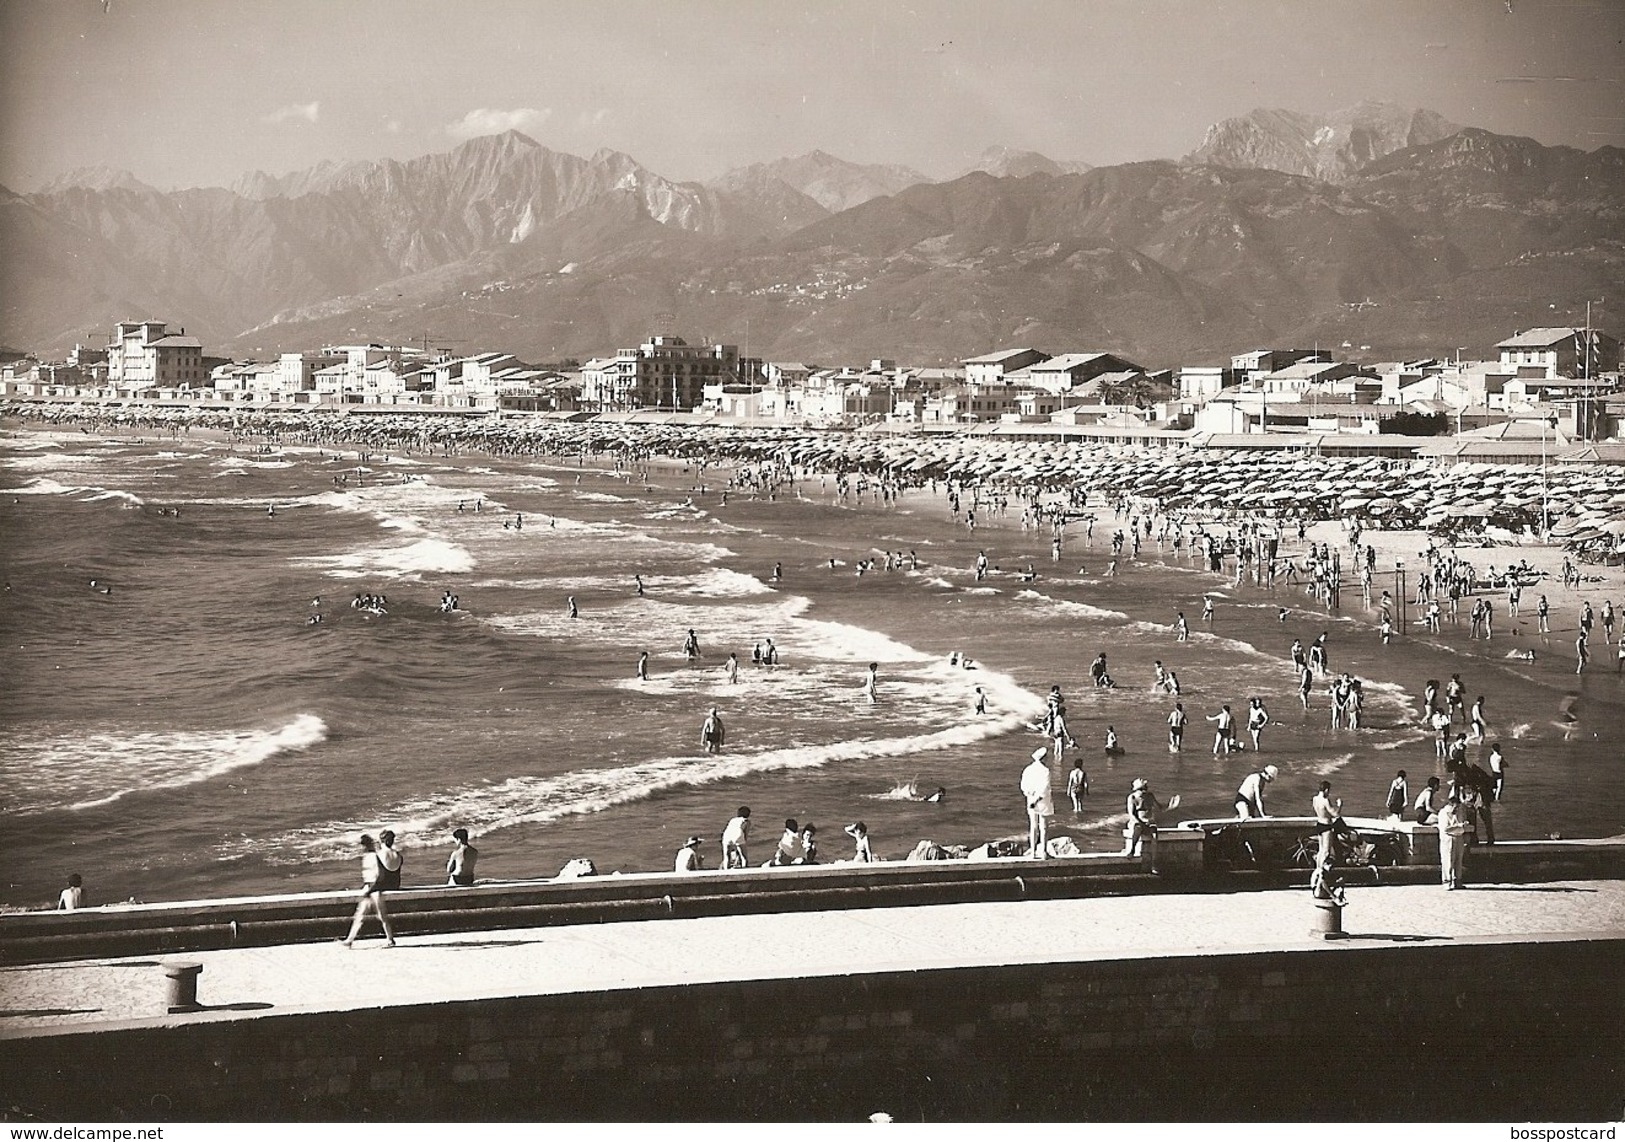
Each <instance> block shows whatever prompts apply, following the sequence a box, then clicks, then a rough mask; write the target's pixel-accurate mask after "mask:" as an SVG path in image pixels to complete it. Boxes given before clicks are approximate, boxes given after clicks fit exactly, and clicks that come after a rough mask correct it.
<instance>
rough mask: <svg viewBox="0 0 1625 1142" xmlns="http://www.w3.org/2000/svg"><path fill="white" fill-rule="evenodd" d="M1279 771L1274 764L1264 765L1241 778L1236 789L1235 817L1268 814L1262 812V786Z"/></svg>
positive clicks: (1244, 818) (1242, 817) (1245, 817)
mask: <svg viewBox="0 0 1625 1142" xmlns="http://www.w3.org/2000/svg"><path fill="white" fill-rule="evenodd" d="M1279 773H1280V770H1279V769H1277V768H1276V767H1275V766H1273V765H1266V766H1265V767H1264V768H1263V769H1259V770H1255V771H1253V772H1252V773H1249V774H1248V775H1247V776H1246V777H1244V778H1242V780H1241V787H1240V788H1238V789H1237V790H1236V816H1237V817H1239V818H1240V819H1241V820H1243V821H1246V820H1249V819H1251V818H1254V817H1266V816H1268V815H1269V814H1267V813H1266V812H1264V786H1266V785H1268V784H1269V783H1270V782H1272V781H1274V780H1275V778H1276V776H1277V775H1278V774H1279Z"/></svg>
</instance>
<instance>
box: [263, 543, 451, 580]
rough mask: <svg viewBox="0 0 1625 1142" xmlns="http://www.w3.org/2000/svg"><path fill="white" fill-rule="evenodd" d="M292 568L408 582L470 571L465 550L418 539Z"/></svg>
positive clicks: (299, 561)
mask: <svg viewBox="0 0 1625 1142" xmlns="http://www.w3.org/2000/svg"><path fill="white" fill-rule="evenodd" d="M289 562H290V563H291V564H292V565H293V566H295V567H299V568H306V569H309V570H314V571H321V572H322V573H323V574H325V575H328V576H329V577H331V578H334V579H357V578H363V577H367V576H378V577H381V578H387V579H411V578H418V577H421V576H423V575H466V574H468V573H469V572H470V571H472V570H474V556H473V555H471V554H470V553H469V551H468V549H467V548H465V547H461V546H459V545H457V544H455V543H450V542H448V541H446V540H444V539H420V540H418V541H417V542H416V543H408V544H406V545H405V546H403V547H369V548H363V549H362V550H360V551H346V552H344V553H342V554H339V555H308V556H301V557H298V558H295V559H292V560H290V561H289Z"/></svg>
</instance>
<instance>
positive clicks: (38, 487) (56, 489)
mask: <svg viewBox="0 0 1625 1142" xmlns="http://www.w3.org/2000/svg"><path fill="white" fill-rule="evenodd" d="M98 490H100V489H95V488H86V487H83V486H81V485H77V484H63V483H60V482H58V481H56V480H53V479H51V478H50V477H48V476H35V477H34V478H33V479H32V480H30V481H28V483H26V484H24V485H23V486H22V487H20V488H6V489H5V492H6V494H7V495H13V496H73V495H78V494H79V493H80V492H89V491H98Z"/></svg>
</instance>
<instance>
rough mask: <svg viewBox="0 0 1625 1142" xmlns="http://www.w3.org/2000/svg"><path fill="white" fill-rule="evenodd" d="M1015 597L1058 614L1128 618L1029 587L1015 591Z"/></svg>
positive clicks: (1112, 618)
mask: <svg viewBox="0 0 1625 1142" xmlns="http://www.w3.org/2000/svg"><path fill="white" fill-rule="evenodd" d="M1015 597H1016V598H1017V599H1019V600H1021V601H1022V602H1024V603H1036V604H1039V605H1041V606H1043V607H1044V608H1045V609H1046V610H1053V611H1055V612H1057V613H1058V614H1063V615H1075V616H1077V617H1078V618H1086V619H1111V620H1114V621H1118V622H1121V621H1124V620H1126V619H1127V618H1128V616H1127V615H1126V614H1124V613H1123V612H1122V611H1114V610H1110V609H1109V608H1106V607H1096V606H1093V605H1091V604H1089V603H1079V602H1074V601H1073V600H1071V599H1057V598H1054V597H1053V596H1050V595H1046V594H1044V593H1043V592H1042V591H1034V590H1031V589H1030V588H1029V589H1027V590H1023V591H1017V592H1016V596H1015Z"/></svg>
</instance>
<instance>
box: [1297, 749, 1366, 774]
mask: <svg viewBox="0 0 1625 1142" xmlns="http://www.w3.org/2000/svg"><path fill="white" fill-rule="evenodd" d="M1353 760H1354V755H1353V754H1352V753H1340V754H1338V755H1337V756H1336V757H1329V758H1327V759H1325V760H1324V761H1315V762H1311V763H1310V764H1309V765H1308V766H1307V767H1306V768H1307V769H1308V770H1309V772H1310V773H1311V774H1312V775H1313V776H1315V777H1330V776H1331V775H1332V774H1334V773H1336V772H1337V771H1338V770H1340V769H1342V768H1343V767H1344V766H1346V765H1348V764H1349V762H1351V761H1353Z"/></svg>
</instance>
